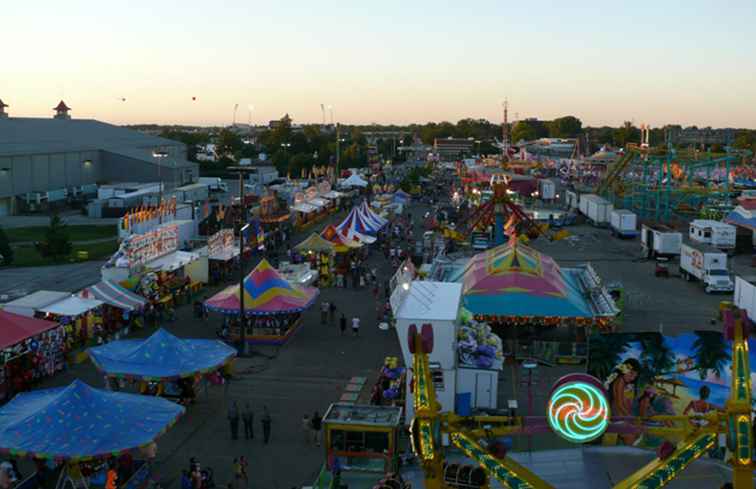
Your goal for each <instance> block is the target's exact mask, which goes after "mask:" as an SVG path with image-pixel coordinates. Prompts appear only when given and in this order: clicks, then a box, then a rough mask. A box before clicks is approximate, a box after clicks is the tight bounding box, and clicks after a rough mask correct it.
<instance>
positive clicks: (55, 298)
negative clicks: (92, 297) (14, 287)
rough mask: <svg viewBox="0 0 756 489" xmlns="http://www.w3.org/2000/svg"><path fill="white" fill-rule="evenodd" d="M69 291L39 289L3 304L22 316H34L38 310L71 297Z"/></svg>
mask: <svg viewBox="0 0 756 489" xmlns="http://www.w3.org/2000/svg"><path fill="white" fill-rule="evenodd" d="M70 295H71V294H69V293H68V292H58V291H54V290H38V291H36V292H33V293H31V294H29V295H25V296H23V297H20V298H18V299H16V300H14V301H11V302H8V303H6V304H5V305H3V310H4V311H7V312H12V313H13V314H18V315H20V316H26V317H34V314H36V312H37V311H39V310H40V309H42V308H43V307H47V306H49V305H50V304H55V303H56V302H59V301H62V300H63V299H65V298H67V297H69V296H70Z"/></svg>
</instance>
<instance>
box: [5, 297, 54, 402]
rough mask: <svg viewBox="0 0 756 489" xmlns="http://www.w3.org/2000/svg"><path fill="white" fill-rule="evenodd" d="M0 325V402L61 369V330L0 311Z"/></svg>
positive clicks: (43, 322)
mask: <svg viewBox="0 0 756 489" xmlns="http://www.w3.org/2000/svg"><path fill="white" fill-rule="evenodd" d="M0 325H2V328H0V358H1V359H2V364H1V365H0V399H2V400H7V399H9V398H11V397H12V396H14V395H15V394H18V393H19V392H25V391H28V390H30V389H31V387H32V386H33V385H34V383H35V382H37V381H39V380H40V379H43V378H45V377H50V376H52V375H54V374H55V373H57V372H59V371H61V370H63V369H64V368H65V364H66V361H65V341H64V336H65V331H64V329H63V327H62V326H60V325H59V324H58V323H56V322H54V321H44V320H42V319H35V318H31V317H27V316H21V315H19V314H14V313H12V312H8V311H5V310H0Z"/></svg>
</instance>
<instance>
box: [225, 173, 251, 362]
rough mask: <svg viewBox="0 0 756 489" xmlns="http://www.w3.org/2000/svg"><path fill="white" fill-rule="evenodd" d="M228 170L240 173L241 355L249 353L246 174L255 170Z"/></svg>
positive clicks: (248, 226)
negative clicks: (246, 315) (246, 276)
mask: <svg viewBox="0 0 756 489" xmlns="http://www.w3.org/2000/svg"><path fill="white" fill-rule="evenodd" d="M227 170H228V171H230V172H232V173H238V174H239V326H240V327H241V333H240V342H241V348H240V349H239V356H244V355H246V354H247V325H246V317H245V314H244V271H245V270H244V233H245V232H247V231H248V230H249V228H250V225H249V223H248V222H247V205H246V202H245V201H244V174H245V173H251V172H252V171H254V169H253V168H248V167H246V166H229V167H228V168H227Z"/></svg>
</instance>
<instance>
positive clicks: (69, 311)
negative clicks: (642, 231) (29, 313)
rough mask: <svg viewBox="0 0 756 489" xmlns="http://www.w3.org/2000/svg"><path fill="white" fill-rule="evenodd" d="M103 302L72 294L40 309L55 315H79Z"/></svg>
mask: <svg viewBox="0 0 756 489" xmlns="http://www.w3.org/2000/svg"><path fill="white" fill-rule="evenodd" d="M103 304H104V302H102V301H100V300H97V299H84V298H83V297H77V296H75V295H74V296H70V297H68V298H67V299H63V300H62V301H59V302H56V303H55V304H50V305H49V306H47V307H44V308H42V309H40V310H41V311H42V312H44V313H47V314H55V315H56V316H81V315H82V314H85V313H86V312H88V311H91V310H92V309H94V308H96V307H99V306H101V305H103Z"/></svg>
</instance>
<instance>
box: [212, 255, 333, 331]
mask: <svg viewBox="0 0 756 489" xmlns="http://www.w3.org/2000/svg"><path fill="white" fill-rule="evenodd" d="M243 286H244V287H243V290H240V289H239V285H238V284H237V285H232V286H230V287H227V288H226V289H224V290H222V291H220V292H218V293H217V294H215V295H214V296H213V297H211V298H210V299H208V300H207V301H206V302H205V307H206V308H207V310H209V311H214V312H219V313H221V314H224V315H226V316H229V317H231V318H238V317H239V310H240V306H241V299H240V297H241V294H244V314H245V322H246V328H247V329H246V330H245V338H246V341H247V342H248V344H251V345H256V344H265V345H283V344H285V343H286V342H287V341H288V340H289V339H290V338H291V337H292V336H293V335H294V333H296V331H297V330H298V329H299V328H300V327H301V326H302V324H303V322H302V318H301V313H302V311H304V310H305V309H307V308H309V307H310V306H311V305H312V304H313V302H315V298H316V297H317V296H318V289H315V288H310V287H300V286H297V285H294V284H292V283H290V282H289V281H287V280H286V279H284V278H283V277H282V276H281V275H280V274H279V273H278V272H277V271H276V269H275V268H273V266H272V265H271V264H270V263H269V262H268V261H267V260H265V259H263V260H262V261H261V262H260V263H259V264H258V265H257V266H256V267H255V269H254V270H252V271H251V272H250V274H249V275H247V277H246V278H245V279H244V283H243ZM230 333H231V337H232V338H233V339H235V340H239V339H240V338H241V330H240V325H239V324H238V323H237V324H233V325H232V327H231V331H230Z"/></svg>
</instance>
